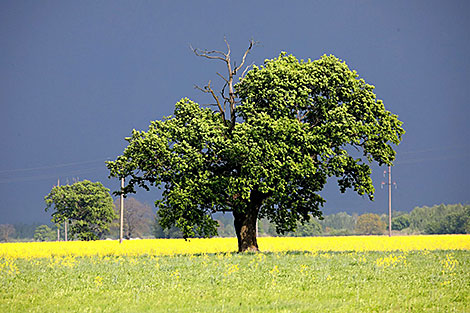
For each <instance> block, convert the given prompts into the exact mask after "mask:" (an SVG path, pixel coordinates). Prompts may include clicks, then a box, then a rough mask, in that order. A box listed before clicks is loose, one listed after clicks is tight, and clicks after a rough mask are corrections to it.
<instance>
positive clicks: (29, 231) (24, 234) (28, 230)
mask: <svg viewBox="0 0 470 313" xmlns="http://www.w3.org/2000/svg"><path fill="white" fill-rule="evenodd" d="M41 225H42V224H41V223H32V224H24V223H18V224H13V226H14V227H15V230H16V231H15V235H14V237H15V239H20V240H25V239H33V237H34V232H35V231H36V228H37V227H38V226H41Z"/></svg>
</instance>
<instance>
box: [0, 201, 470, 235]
mask: <svg viewBox="0 0 470 313" xmlns="http://www.w3.org/2000/svg"><path fill="white" fill-rule="evenodd" d="M127 209H128V212H127V214H125V224H124V228H125V237H126V238H181V237H182V234H181V233H180V232H179V230H178V229H176V228H172V229H170V230H168V229H165V230H163V229H162V228H161V227H160V225H159V223H158V216H155V214H152V213H151V211H152V210H151V208H150V206H148V205H146V204H142V203H140V202H139V201H137V200H135V199H133V198H130V199H129V205H128V207H127ZM117 210H118V205H117V204H116V211H117ZM214 218H215V219H216V220H217V221H218V223H219V227H218V233H219V236H220V237H234V236H235V231H234V227H233V216H232V215H231V214H220V213H219V214H217V215H215V216H214ZM111 226H112V227H111V231H110V232H109V233H108V234H106V236H105V238H118V236H119V224H118V221H117V220H116V221H114V222H113V224H112V225H111ZM392 230H393V233H394V234H468V233H470V205H462V204H453V205H444V204H441V205H435V206H432V207H427V206H424V207H417V208H415V209H413V210H412V211H411V212H400V211H394V212H393V213H392ZM59 231H60V234H61V237H62V238H63V227H62V226H61V227H59ZM387 231H388V215H386V214H382V215H377V214H373V213H366V214H362V215H358V214H352V215H350V214H348V213H345V212H340V213H336V214H330V215H326V216H324V218H323V219H322V220H320V219H317V218H312V219H310V221H309V222H308V223H305V224H300V223H299V224H298V225H297V230H296V231H295V232H290V233H286V234H278V233H277V231H276V228H275V226H274V225H273V224H271V223H270V222H269V221H268V220H265V219H261V220H259V221H258V235H259V236H298V237H302V236H348V235H381V234H385V233H386V232H387ZM28 240H36V241H52V240H57V226H56V225H52V224H50V225H41V224H38V223H35V224H13V225H11V224H2V225H0V241H3V242H5V241H28Z"/></svg>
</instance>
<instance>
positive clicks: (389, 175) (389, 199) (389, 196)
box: [388, 166, 392, 237]
mask: <svg viewBox="0 0 470 313" xmlns="http://www.w3.org/2000/svg"><path fill="white" fill-rule="evenodd" d="M388 236H389V237H391V236H392V167H391V166H388Z"/></svg>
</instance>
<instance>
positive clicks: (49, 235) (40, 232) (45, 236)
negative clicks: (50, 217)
mask: <svg viewBox="0 0 470 313" xmlns="http://www.w3.org/2000/svg"><path fill="white" fill-rule="evenodd" d="M55 239H57V233H56V232H55V231H54V230H52V229H51V228H50V227H49V226H47V225H40V226H38V227H37V228H36V230H35V231H34V240H36V241H52V240H55Z"/></svg>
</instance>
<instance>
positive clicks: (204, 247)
mask: <svg viewBox="0 0 470 313" xmlns="http://www.w3.org/2000/svg"><path fill="white" fill-rule="evenodd" d="M258 244H259V247H260V250H262V251H265V252H287V251H308V252H318V251H420V250H470V235H430V236H396V237H386V236H347V237H261V238H258ZM236 250H237V240H236V238H211V239H190V240H187V241H185V240H183V239H145V240H131V241H124V242H123V243H122V244H119V242H118V241H117V240H101V241H89V242H85V241H68V242H29V243H3V244H0V258H5V259H18V258H21V259H36V258H51V257H78V256H140V255H156V256H157V255H177V254H205V253H227V252H235V251H236Z"/></svg>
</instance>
